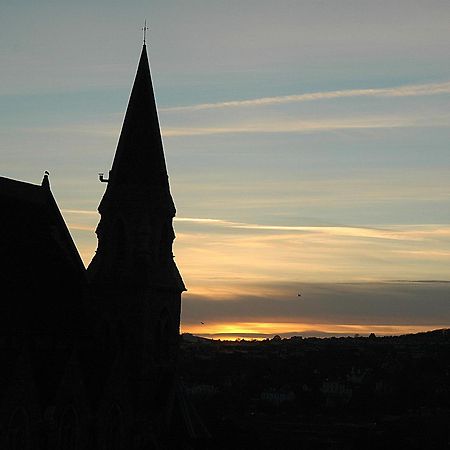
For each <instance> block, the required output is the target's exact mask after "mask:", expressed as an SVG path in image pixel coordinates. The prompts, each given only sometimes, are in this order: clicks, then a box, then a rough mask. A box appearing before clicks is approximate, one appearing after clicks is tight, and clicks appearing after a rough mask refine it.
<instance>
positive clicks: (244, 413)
mask: <svg viewBox="0 0 450 450" xmlns="http://www.w3.org/2000/svg"><path fill="white" fill-rule="evenodd" d="M180 372H181V375H182V377H183V380H184V385H185V388H186V391H187V393H188V396H189V397H190V399H192V401H193V402H194V403H195V405H196V407H197V410H198V412H199V414H200V415H201V417H202V418H203V420H204V421H205V423H206V425H207V427H208V429H209V432H210V433H211V442H210V446H211V448H215V449H253V448H259V449H290V448H295V449H297V448H299V449H308V450H309V449H446V448H450V330H437V331H433V332H429V333H419V334H413V335H404V336H398V337H376V336H375V335H372V336H370V337H357V338H327V339H318V338H307V339H302V338H298V337H297V338H296V337H294V338H291V339H280V338H275V339H272V340H265V341H260V342H256V341H239V342H238V341H236V342H230V341H228V342H227V341H222V342H221V341H211V340H207V339H203V338H197V337H195V336H192V335H183V336H182V344H181V366H180Z"/></svg>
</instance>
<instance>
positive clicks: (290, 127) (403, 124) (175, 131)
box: [162, 115, 450, 137]
mask: <svg viewBox="0 0 450 450" xmlns="http://www.w3.org/2000/svg"><path fill="white" fill-rule="evenodd" d="M449 125H450V116H445V115H439V116H414V115H395V116H387V115H386V116H372V117H364V118H356V117H354V118H348V119H323V120H316V121H312V120H286V119H284V120H279V121H276V120H272V121H270V122H268V121H255V122H253V123H248V124H231V125H228V126H223V127H220V126H207V127H188V128H185V127H167V128H165V129H163V130H162V131H163V135H164V136H165V137H189V136H209V135H217V134H238V133H239V134H241V133H244V134H249V133H260V134H266V133H319V132H326V131H339V130H364V129H377V128H411V127H441V126H449Z"/></svg>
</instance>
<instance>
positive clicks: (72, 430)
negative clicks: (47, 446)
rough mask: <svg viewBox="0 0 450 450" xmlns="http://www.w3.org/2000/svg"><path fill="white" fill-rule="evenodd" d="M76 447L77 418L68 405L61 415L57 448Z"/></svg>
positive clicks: (68, 448) (72, 449)
mask: <svg viewBox="0 0 450 450" xmlns="http://www.w3.org/2000/svg"><path fill="white" fill-rule="evenodd" d="M77 448H78V419H77V415H76V413H75V411H74V409H73V408H72V407H71V406H70V407H68V408H67V409H66V410H65V411H64V414H63V415H62V416H61V422H60V426H59V450H77Z"/></svg>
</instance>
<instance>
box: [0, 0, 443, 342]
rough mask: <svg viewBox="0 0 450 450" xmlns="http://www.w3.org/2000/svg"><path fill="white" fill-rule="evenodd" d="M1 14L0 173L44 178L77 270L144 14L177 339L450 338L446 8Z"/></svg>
mask: <svg viewBox="0 0 450 450" xmlns="http://www.w3.org/2000/svg"><path fill="white" fill-rule="evenodd" d="M0 6H1V9H0V167H1V174H0V175H2V176H6V177H9V178H15V179H19V180H23V181H28V182H32V183H40V181H41V179H42V176H43V173H44V170H48V171H49V172H50V180H51V186H52V191H53V194H54V196H55V198H56V200H57V202H58V205H59V206H60V208H61V209H62V212H63V215H64V218H65V220H66V222H67V224H68V226H69V229H70V231H71V233H72V236H73V238H74V240H75V242H76V244H77V247H78V249H79V251H80V253H81V255H82V258H83V260H84V262H85V264H86V265H87V264H88V263H89V261H90V260H91V258H92V255H93V253H94V251H95V248H96V243H97V242H96V236H95V233H94V230H95V226H96V224H97V222H98V220H99V216H98V214H97V212H96V209H97V206H98V203H99V201H100V199H101V196H102V194H103V192H104V188H105V185H104V184H102V183H100V182H99V181H98V175H97V174H98V172H107V171H108V170H109V169H110V167H111V163H112V159H113V156H114V152H115V148H116V144H117V140H118V137H119V133H120V128H121V124H122V120H123V116H124V113H125V109H126V106H127V102H128V97H129V94H130V90H131V86H132V83H133V80H134V75H135V72H136V68H137V63H138V59H139V55H140V52H141V45H142V32H141V31H140V28H141V27H142V25H143V22H144V19H145V18H146V19H147V21H148V25H149V27H150V30H149V32H148V35H147V41H148V42H147V43H148V54H149V58H150V64H151V69H152V76H153V83H154V88H155V96H156V100H157V104H158V109H159V115H160V122H161V131H162V136H163V141H164V147H165V154H166V160H167V165H168V170H169V176H170V183H171V190H172V194H173V197H174V200H175V204H176V206H177V218H176V220H175V222H174V225H175V231H176V234H177V238H176V241H175V246H174V253H175V257H176V261H177V264H178V266H179V268H180V271H181V273H182V275H183V278H184V280H185V283H186V285H187V288H188V292H187V293H185V294H183V313H182V331H186V332H194V333H197V334H203V335H214V336H216V337H218V336H223V335H221V333H225V334H226V335H228V336H231V337H237V336H240V337H242V336H254V337H263V336H272V335H273V334H274V333H297V332H301V331H304V332H308V331H309V332H311V333H312V334H316V335H320V333H322V332H331V333H334V334H338V333H344V334H355V333H360V334H364V333H368V332H371V331H373V332H375V333H379V334H389V333H403V332H414V331H420V330H429V329H434V328H441V327H448V326H450V145H449V144H450V27H449V23H450V2H449V1H448V0H443V1H437V0H427V1H422V0H421V1H416V0H408V1H406V0H389V1H385V0H379V1H369V0H339V1H336V0H314V1H313V0H311V1H301V0H297V1H293V0H292V1H290V0H277V1H275V0H270V1H269V0H240V1H235V0H226V1H225V0H222V1H219V0H184V1H180V0H173V1H172V0H164V1H163V0H147V1H140V0H139V1H133V0H132V1H130V2H123V1H120V2H119V1H115V0H108V1H101V0H90V1H87V0H78V1H77V2H66V1H50V0H40V1H39V2H34V1H28V0H18V1H14V2H12V1H10V2H7V1H6V0H0ZM299 293H300V294H301V296H299V295H298V294H299ZM201 322H204V324H202V323H201ZM247 333H248V334H247Z"/></svg>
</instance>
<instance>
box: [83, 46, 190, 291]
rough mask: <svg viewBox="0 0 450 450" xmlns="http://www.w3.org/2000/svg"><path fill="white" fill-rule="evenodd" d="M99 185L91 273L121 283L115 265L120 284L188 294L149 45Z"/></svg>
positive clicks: (144, 49) (89, 271)
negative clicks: (176, 249)
mask: <svg viewBox="0 0 450 450" xmlns="http://www.w3.org/2000/svg"><path fill="white" fill-rule="evenodd" d="M100 181H104V182H107V184H106V186H107V187H106V191H105V194H104V196H103V198H102V200H101V202H100V205H99V208H98V210H99V212H100V214H101V220H100V223H99V225H98V227H97V237H98V248H97V253H96V255H95V257H94V259H93V260H92V262H91V264H90V266H89V268H88V273H90V275H91V276H93V277H94V278H96V277H98V276H99V277H100V278H103V275H102V273H103V274H105V275H106V274H109V276H110V277H111V276H112V277H113V279H114V280H118V279H119V278H118V277H117V276H115V275H114V274H113V272H112V271H111V270H110V268H111V267H113V266H114V267H116V269H117V270H116V272H117V271H119V272H120V273H121V277H122V279H134V280H136V277H137V276H139V277H141V278H140V281H143V280H144V278H145V279H146V280H147V282H151V283H154V282H156V283H159V284H160V283H163V284H165V285H166V286H167V284H174V285H175V286H176V289H181V290H184V289H185V288H184V284H183V283H182V280H181V277H180V275H179V273H178V270H177V268H176V266H175V263H174V261H173V255H172V242H173V239H174V238H175V234H174V231H173V226H172V219H173V217H174V216H175V212H176V210H175V205H174V203H173V199H172V195H171V193H170V187H169V179H168V175H167V167H166V162H165V158H164V150H163V142H162V138H161V132H160V126H159V120H158V113H157V108H156V101H155V96H154V92H153V83H152V78H151V73H150V66H149V62H148V56H147V48H146V45H145V43H144V44H143V46H142V51H141V56H140V59H139V64H138V68H137V72H136V76H135V79H134V83H133V87H132V90H131V94H130V99H129V102H128V107H127V110H126V113H125V118H124V121H123V125H122V131H121V133H120V137H119V141H118V144H117V149H116V153H115V156H114V160H113V164H112V168H111V170H110V172H109V176H108V178H107V179H105V178H104V177H103V174H100ZM117 273H118V272H117ZM150 273H151V275H150ZM144 274H146V275H144ZM149 277H150V278H152V281H150V278H149Z"/></svg>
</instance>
